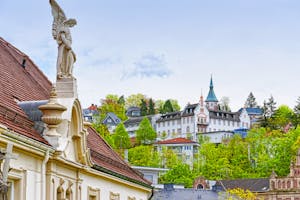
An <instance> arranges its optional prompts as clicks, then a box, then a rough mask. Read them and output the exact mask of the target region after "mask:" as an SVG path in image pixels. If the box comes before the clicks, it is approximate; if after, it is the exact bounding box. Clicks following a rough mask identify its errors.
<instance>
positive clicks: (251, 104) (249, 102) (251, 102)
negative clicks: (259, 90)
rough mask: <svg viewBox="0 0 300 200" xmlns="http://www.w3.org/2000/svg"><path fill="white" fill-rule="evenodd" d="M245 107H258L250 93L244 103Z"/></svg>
mask: <svg viewBox="0 0 300 200" xmlns="http://www.w3.org/2000/svg"><path fill="white" fill-rule="evenodd" d="M245 107H246V108H257V107H258V105H257V102H256V99H255V97H254V95H253V93H252V92H250V94H249V96H248V98H247V100H246V102H245Z"/></svg>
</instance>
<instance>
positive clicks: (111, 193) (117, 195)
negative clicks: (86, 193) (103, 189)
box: [109, 192, 120, 200]
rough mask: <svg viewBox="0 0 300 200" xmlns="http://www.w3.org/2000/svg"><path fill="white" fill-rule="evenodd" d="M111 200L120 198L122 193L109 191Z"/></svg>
mask: <svg viewBox="0 0 300 200" xmlns="http://www.w3.org/2000/svg"><path fill="white" fill-rule="evenodd" d="M109 200H120V193H113V192H110V193H109Z"/></svg>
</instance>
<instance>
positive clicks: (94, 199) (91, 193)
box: [88, 187, 100, 200]
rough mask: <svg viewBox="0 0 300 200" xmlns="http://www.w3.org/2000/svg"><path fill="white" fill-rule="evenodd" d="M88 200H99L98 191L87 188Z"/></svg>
mask: <svg viewBox="0 0 300 200" xmlns="http://www.w3.org/2000/svg"><path fill="white" fill-rule="evenodd" d="M88 200H100V189H96V188H92V187H88Z"/></svg>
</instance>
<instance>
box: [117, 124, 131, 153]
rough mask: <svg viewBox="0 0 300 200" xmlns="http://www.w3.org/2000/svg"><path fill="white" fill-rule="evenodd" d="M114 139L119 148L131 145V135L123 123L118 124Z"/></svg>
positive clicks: (126, 147)
mask: <svg viewBox="0 0 300 200" xmlns="http://www.w3.org/2000/svg"><path fill="white" fill-rule="evenodd" d="M113 140H114V145H115V147H116V148H117V149H128V148H129V147H130V145H131V144H130V139H129V135H128V133H127V131H126V130H125V127H124V124H123V123H120V124H118V126H117V127H116V130H115V133H114V134H113Z"/></svg>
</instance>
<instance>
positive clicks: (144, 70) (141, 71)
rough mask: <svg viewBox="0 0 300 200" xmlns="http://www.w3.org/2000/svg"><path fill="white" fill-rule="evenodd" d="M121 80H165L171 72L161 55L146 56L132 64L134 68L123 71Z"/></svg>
mask: <svg viewBox="0 0 300 200" xmlns="http://www.w3.org/2000/svg"><path fill="white" fill-rule="evenodd" d="M125 70H126V71H125V72H123V76H122V79H123V80H124V79H129V78H132V77H140V78H144V77H146V78H151V77H160V78H165V77H168V76H169V75H170V74H171V70H170V69H168V68H167V63H166V61H165V57H164V56H163V55H155V54H146V55H144V56H142V57H141V58H140V59H139V60H137V61H136V62H134V67H133V68H131V69H125Z"/></svg>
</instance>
